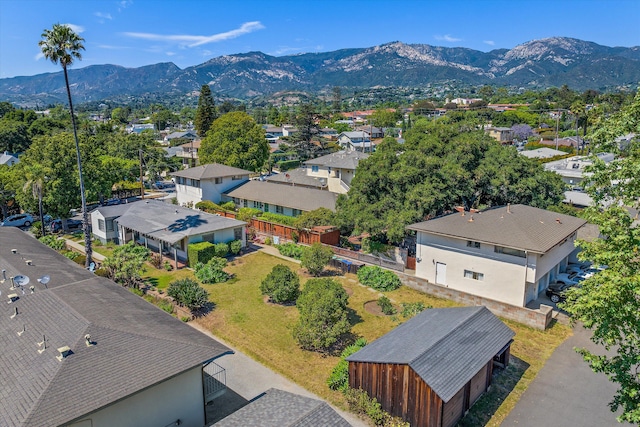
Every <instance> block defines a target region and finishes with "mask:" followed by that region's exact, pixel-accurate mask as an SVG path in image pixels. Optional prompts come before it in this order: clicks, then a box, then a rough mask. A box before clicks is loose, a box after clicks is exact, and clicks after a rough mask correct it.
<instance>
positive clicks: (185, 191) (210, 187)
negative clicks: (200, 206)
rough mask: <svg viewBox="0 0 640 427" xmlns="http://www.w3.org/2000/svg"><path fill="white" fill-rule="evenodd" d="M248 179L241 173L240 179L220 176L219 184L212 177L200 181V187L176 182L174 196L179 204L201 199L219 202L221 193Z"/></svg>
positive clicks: (195, 201) (194, 202) (196, 201)
mask: <svg viewBox="0 0 640 427" xmlns="http://www.w3.org/2000/svg"><path fill="white" fill-rule="evenodd" d="M247 181H249V176H248V175H243V176H242V179H237V180H233V179H231V177H230V176H228V177H224V178H222V183H221V184H214V182H215V181H214V180H213V179H206V180H202V181H200V188H198V187H192V186H189V185H185V184H176V197H177V198H178V204H179V205H181V206H182V205H185V204H186V203H188V202H192V203H193V204H194V205H195V204H196V203H198V202H201V201H203V200H211V201H212V202H213V203H220V201H221V199H222V193H224V192H226V191H228V190H230V189H232V188H233V187H236V186H238V185H240V184H242V183H244V182H247Z"/></svg>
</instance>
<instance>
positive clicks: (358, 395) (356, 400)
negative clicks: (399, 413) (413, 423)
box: [344, 388, 409, 427]
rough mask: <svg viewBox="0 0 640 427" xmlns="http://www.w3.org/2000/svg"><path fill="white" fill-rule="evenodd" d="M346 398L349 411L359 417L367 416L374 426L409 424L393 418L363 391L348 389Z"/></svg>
mask: <svg viewBox="0 0 640 427" xmlns="http://www.w3.org/2000/svg"><path fill="white" fill-rule="evenodd" d="M344 396H345V398H346V400H347V405H348V406H349V409H351V410H352V411H353V412H355V413H356V414H359V415H366V416H367V417H369V419H370V420H371V422H372V423H373V425H376V426H384V425H390V424H392V425H394V426H398V427H400V426H407V427H409V423H405V422H403V421H401V420H398V419H397V418H394V417H392V416H391V415H389V414H388V413H387V412H385V411H384V410H383V409H382V405H380V402H378V401H377V400H376V399H375V398H372V397H369V395H368V394H367V393H366V392H365V391H364V390H362V389H358V390H355V389H352V388H348V389H347V390H346V391H345V393H344Z"/></svg>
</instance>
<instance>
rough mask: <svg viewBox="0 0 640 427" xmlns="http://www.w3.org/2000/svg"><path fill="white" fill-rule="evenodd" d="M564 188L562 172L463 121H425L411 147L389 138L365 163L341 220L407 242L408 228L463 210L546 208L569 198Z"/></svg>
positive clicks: (341, 206)
mask: <svg viewBox="0 0 640 427" xmlns="http://www.w3.org/2000/svg"><path fill="white" fill-rule="evenodd" d="M563 188H564V186H563V184H562V180H561V179H560V177H559V176H558V175H556V174H554V173H553V172H548V171H544V169H543V167H542V166H541V165H540V164H538V163H537V162H535V161H532V160H530V159H527V158H525V157H524V156H520V155H518V153H517V151H516V150H515V149H514V148H513V147H503V146H501V145H500V144H499V143H497V142H496V141H494V140H493V139H491V138H490V137H488V136H486V135H485V134H484V132H483V131H479V130H475V127H474V126H472V125H469V124H468V123H466V122H464V121H463V122H459V123H453V124H451V123H448V122H447V121H446V120H437V121H428V120H426V119H424V118H422V119H418V120H417V121H416V122H415V124H414V126H413V128H412V129H411V130H409V131H407V133H406V141H405V143H404V144H399V143H398V142H396V141H395V140H394V139H393V138H385V139H384V140H383V141H382V143H381V144H379V145H378V147H377V149H376V152H375V153H373V154H372V155H371V156H369V158H367V159H365V160H361V161H360V163H359V164H358V169H357V171H356V175H355V177H354V179H353V181H352V182H351V189H350V190H349V193H348V197H344V196H342V197H340V198H338V202H337V207H338V212H337V218H338V220H339V222H340V224H339V225H340V226H341V228H342V229H348V228H353V229H354V230H355V232H357V233H360V232H368V233H370V234H372V235H377V234H380V233H384V234H386V236H387V237H388V238H389V239H390V240H391V241H400V240H401V239H402V238H403V237H404V236H405V227H406V226H407V225H409V224H411V223H414V222H418V221H423V220H425V219H426V218H429V217H433V216H435V215H439V214H442V213H444V212H446V211H449V210H451V209H453V207H454V206H457V205H463V206H466V207H467V208H484V207H490V206H500V205H505V204H507V203H523V204H528V205H531V206H535V207H540V208H546V207H547V206H550V205H554V204H557V203H558V202H559V201H560V200H562V196H563Z"/></svg>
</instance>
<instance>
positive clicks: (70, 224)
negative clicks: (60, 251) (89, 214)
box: [49, 218, 82, 233]
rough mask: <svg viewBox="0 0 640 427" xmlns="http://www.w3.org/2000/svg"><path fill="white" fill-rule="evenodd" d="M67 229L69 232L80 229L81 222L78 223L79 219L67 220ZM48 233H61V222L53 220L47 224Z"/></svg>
mask: <svg viewBox="0 0 640 427" xmlns="http://www.w3.org/2000/svg"><path fill="white" fill-rule="evenodd" d="M67 228H68V229H69V230H74V229H76V230H77V229H79V228H82V221H80V220H79V219H73V218H70V219H68V220H67ZM49 231H51V232H52V233H58V232H60V231H62V220H61V219H54V220H53V221H51V223H50V224H49Z"/></svg>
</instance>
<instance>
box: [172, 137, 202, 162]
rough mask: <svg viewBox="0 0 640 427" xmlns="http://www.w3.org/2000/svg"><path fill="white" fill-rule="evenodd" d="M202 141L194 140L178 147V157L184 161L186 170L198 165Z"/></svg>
mask: <svg viewBox="0 0 640 427" xmlns="http://www.w3.org/2000/svg"><path fill="white" fill-rule="evenodd" d="M201 143H202V140H201V139H193V140H191V141H189V142H187V143H184V144H182V145H178V148H179V150H178V151H176V156H177V157H180V158H181V159H182V164H183V166H184V167H186V168H193V167H195V166H197V165H198V163H199V160H198V150H200V144H201Z"/></svg>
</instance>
